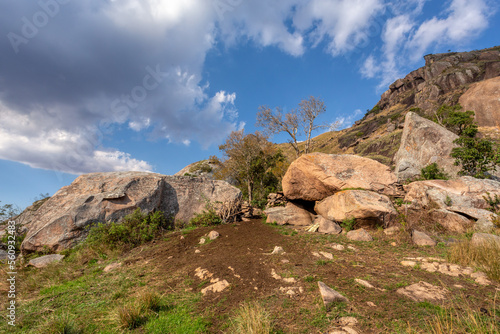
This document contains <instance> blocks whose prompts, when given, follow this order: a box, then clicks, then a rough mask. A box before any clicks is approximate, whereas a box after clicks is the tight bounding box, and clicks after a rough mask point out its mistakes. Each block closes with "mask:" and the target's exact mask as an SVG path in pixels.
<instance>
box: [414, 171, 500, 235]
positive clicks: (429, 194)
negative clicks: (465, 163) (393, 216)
mask: <svg viewBox="0 0 500 334" xmlns="http://www.w3.org/2000/svg"><path fill="white" fill-rule="evenodd" d="M405 189H406V191H407V194H406V197H405V202H408V203H410V204H409V205H407V209H409V210H412V212H415V213H416V214H421V213H422V212H423V211H425V210H428V211H429V215H430V218H431V219H433V218H434V219H435V221H436V222H437V223H439V224H441V225H442V226H443V227H445V228H446V229H448V230H449V231H453V232H464V231H465V230H466V229H467V228H468V227H470V225H471V224H472V223H473V222H474V221H477V220H479V219H485V220H489V221H490V222H491V219H492V218H493V217H495V214H493V213H492V212H490V211H488V210H487V209H489V204H488V201H487V200H486V199H487V196H490V197H491V198H495V195H496V196H500V182H497V181H494V180H482V179H475V178H473V177H470V176H464V177H461V178H459V179H456V180H429V181H418V182H413V183H410V184H409V185H407V186H405ZM412 212H410V213H409V215H411V214H412ZM457 214H458V215H460V216H462V217H463V218H465V219H463V218H460V217H458V216H457ZM481 224H482V225H484V222H481Z"/></svg>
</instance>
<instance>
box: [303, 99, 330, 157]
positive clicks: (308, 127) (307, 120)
mask: <svg viewBox="0 0 500 334" xmlns="http://www.w3.org/2000/svg"><path fill="white" fill-rule="evenodd" d="M325 111H326V108H325V103H324V102H323V101H322V100H321V99H318V98H315V97H314V96H310V97H309V99H308V100H302V101H300V103H299V116H300V120H301V123H302V124H303V127H304V129H303V130H304V134H305V135H306V143H305V149H304V153H305V154H307V153H309V152H310V149H311V134H312V132H313V131H314V130H317V129H320V128H325V127H326V126H325V125H324V124H319V125H315V124H314V121H315V120H316V118H317V117H318V116H319V115H321V114H323V113H324V112H325Z"/></svg>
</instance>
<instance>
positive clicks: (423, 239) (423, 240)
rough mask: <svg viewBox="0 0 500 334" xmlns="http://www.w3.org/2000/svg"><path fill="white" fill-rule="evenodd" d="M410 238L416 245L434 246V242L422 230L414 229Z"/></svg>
mask: <svg viewBox="0 0 500 334" xmlns="http://www.w3.org/2000/svg"><path fill="white" fill-rule="evenodd" d="M411 238H412V240H413V242H414V243H415V244H416V245H417V246H436V242H435V241H434V240H432V239H431V237H429V236H428V235H427V234H425V233H424V232H420V231H417V230H414V231H413V233H412V235H411Z"/></svg>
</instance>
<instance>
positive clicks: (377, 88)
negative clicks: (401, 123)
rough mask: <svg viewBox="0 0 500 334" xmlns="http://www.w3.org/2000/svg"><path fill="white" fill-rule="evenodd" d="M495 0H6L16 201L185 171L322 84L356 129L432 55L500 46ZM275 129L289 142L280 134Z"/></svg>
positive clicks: (330, 117)
mask: <svg viewBox="0 0 500 334" xmlns="http://www.w3.org/2000/svg"><path fill="white" fill-rule="evenodd" d="M499 7H500V4H499V3H498V1H491V0H468V1H466V0H451V1H444V2H443V1H433V0H410V1H387V0H279V1H270V0H253V1H248V0H169V1H161V0H107V1H105V0H88V1H77V0H40V1H28V0H18V1H2V2H1V3H0V35H1V36H3V37H1V38H0V201H1V203H3V204H5V203H14V204H17V205H18V206H20V207H21V208H24V207H26V206H27V205H29V204H30V203H31V202H32V201H33V200H34V198H35V197H37V196H38V195H39V194H41V193H49V194H53V193H55V192H56V191H57V190H58V189H59V188H61V187H62V186H65V185H68V184H70V183H71V182H72V181H73V180H74V179H75V178H76V177H77V176H78V175H80V174H83V173H90V172H107V171H122V170H142V171H153V172H157V173H162V174H174V173H175V172H177V171H178V170H180V169H181V168H183V167H184V166H186V165H187V164H189V163H192V162H194V161H198V160H201V159H205V158H208V157H209V156H210V155H219V156H220V152H219V151H218V145H220V144H221V143H222V142H223V141H224V139H225V137H226V136H227V135H228V134H229V133H230V132H231V131H234V130H239V129H242V128H244V129H245V131H246V132H247V133H250V132H253V131H255V130H258V129H257V128H256V127H255V115H256V113H257V110H258V107H259V106H260V105H268V106H270V107H276V106H281V107H283V108H284V109H285V110H287V109H291V108H295V107H296V106H297V105H298V103H299V102H300V100H301V99H304V98H307V97H308V96H310V95H313V96H317V97H321V98H322V99H323V100H324V102H325V105H326V107H327V112H326V113H325V114H324V115H322V117H321V119H320V121H322V122H328V123H331V122H334V121H340V122H341V123H342V126H343V127H347V126H349V125H351V124H352V123H353V122H354V121H356V120H357V119H359V118H361V117H362V116H363V115H364V113H365V112H366V110H367V109H371V108H372V107H373V106H374V105H375V104H376V103H377V101H378V100H379V97H380V94H381V93H383V92H384V91H385V90H386V89H387V88H388V86H389V84H390V83H392V82H393V81H394V80H395V79H397V78H399V77H404V76H405V75H406V74H407V73H408V72H410V71H412V70H414V69H416V68H418V67H420V66H422V65H423V63H424V62H423V58H422V57H423V56H424V55H425V54H428V53H439V52H447V51H448V50H452V51H469V50H473V49H482V48H487V47H492V46H496V45H499V44H500V41H499V33H498V32H499V31H500V19H499V9H500V8H499ZM273 140H274V141H275V142H283V141H285V140H286V137H284V136H275V137H274V138H273Z"/></svg>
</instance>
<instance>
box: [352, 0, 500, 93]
mask: <svg viewBox="0 0 500 334" xmlns="http://www.w3.org/2000/svg"><path fill="white" fill-rule="evenodd" d="M426 2H427V0H412V1H408V2H405V3H401V2H392V3H391V4H390V5H389V7H390V8H391V12H392V13H393V14H394V16H393V17H390V18H388V19H387V20H386V21H385V25H384V29H383V33H382V36H381V39H382V42H383V47H382V53H380V54H375V53H372V54H370V55H369V56H367V57H366V59H365V61H364V65H363V67H362V68H361V70H360V72H361V74H362V75H363V76H364V77H366V78H374V77H377V78H380V84H379V86H378V88H379V89H381V88H384V87H387V86H388V85H389V84H390V83H392V82H393V81H394V80H396V79H397V78H400V77H401V76H402V75H403V71H402V70H403V69H404V70H407V68H408V65H411V64H412V63H416V62H417V61H419V60H420V59H422V57H423V56H424V54H425V53H427V52H429V51H430V50H432V48H434V47H436V46H440V45H449V44H457V43H467V42H469V41H470V40H471V39H472V38H474V37H475V36H477V35H479V34H480V33H481V32H482V31H484V30H485V29H486V28H487V27H488V18H489V16H490V15H491V13H493V12H494V8H492V7H491V6H489V5H488V4H487V2H485V0H472V1H466V0H452V1H450V2H448V3H447V6H448V7H446V8H445V10H444V11H443V13H442V15H439V16H434V17H432V18H429V19H421V18H420V16H421V14H422V13H423V8H424V6H425V4H426ZM408 13H411V15H410V14H408ZM419 18H420V19H419Z"/></svg>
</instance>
